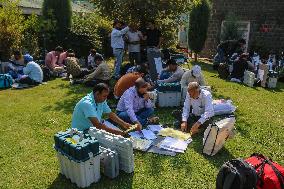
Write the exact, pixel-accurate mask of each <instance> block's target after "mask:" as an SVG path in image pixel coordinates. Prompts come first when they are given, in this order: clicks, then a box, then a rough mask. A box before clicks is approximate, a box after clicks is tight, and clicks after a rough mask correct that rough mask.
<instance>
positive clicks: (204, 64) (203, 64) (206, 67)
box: [191, 61, 217, 74]
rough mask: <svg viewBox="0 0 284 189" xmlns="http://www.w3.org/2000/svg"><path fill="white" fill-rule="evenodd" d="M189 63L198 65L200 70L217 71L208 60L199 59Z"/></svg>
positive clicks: (215, 72)
mask: <svg viewBox="0 0 284 189" xmlns="http://www.w3.org/2000/svg"><path fill="white" fill-rule="evenodd" d="M191 64H192V66H194V65H199V66H200V67H201V69H202V70H204V71H207V72H210V73H214V74H217V71H216V70H214V69H213V64H212V63H210V62H204V61H199V62H192V63H191Z"/></svg>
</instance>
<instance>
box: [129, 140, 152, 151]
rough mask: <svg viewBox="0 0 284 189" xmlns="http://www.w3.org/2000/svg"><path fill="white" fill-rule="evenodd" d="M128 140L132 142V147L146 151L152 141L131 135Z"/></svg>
mask: <svg viewBox="0 0 284 189" xmlns="http://www.w3.org/2000/svg"><path fill="white" fill-rule="evenodd" d="M130 140H131V141H132V143H133V148H134V149H137V150H141V151H147V150H148V149H149V148H150V147H151V146H152V143H153V141H151V140H147V139H140V138H135V137H131V138H130Z"/></svg>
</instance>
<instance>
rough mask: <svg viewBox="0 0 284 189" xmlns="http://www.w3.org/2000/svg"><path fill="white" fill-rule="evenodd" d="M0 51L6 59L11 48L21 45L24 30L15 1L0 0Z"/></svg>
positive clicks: (22, 19) (20, 13)
mask: <svg viewBox="0 0 284 189" xmlns="http://www.w3.org/2000/svg"><path fill="white" fill-rule="evenodd" d="M0 4H1V5H2V7H0V53H1V54H2V57H1V58H3V59H4V60H6V59H8V58H9V57H10V55H11V53H12V51H13V49H19V48H20V47H21V41H22V39H23V31H24V25H23V22H24V17H23V16H22V12H21V10H20V9H19V8H18V4H17V2H14V1H10V0H0Z"/></svg>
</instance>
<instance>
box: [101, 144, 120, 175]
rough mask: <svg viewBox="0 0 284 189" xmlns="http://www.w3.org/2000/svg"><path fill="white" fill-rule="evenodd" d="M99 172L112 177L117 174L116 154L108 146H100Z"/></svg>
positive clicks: (117, 160) (117, 162)
mask: <svg viewBox="0 0 284 189" xmlns="http://www.w3.org/2000/svg"><path fill="white" fill-rule="evenodd" d="M100 158H101V172H102V173H103V174H104V175H105V176H107V177H109V178H111V179H113V178H115V177H117V176H118V175H119V159H118V154H117V152H115V151H112V150H110V149H108V148H104V147H102V146H100Z"/></svg>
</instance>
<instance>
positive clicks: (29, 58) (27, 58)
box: [24, 54, 34, 62]
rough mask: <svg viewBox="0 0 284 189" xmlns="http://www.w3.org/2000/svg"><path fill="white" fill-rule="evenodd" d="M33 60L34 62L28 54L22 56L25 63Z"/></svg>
mask: <svg viewBox="0 0 284 189" xmlns="http://www.w3.org/2000/svg"><path fill="white" fill-rule="evenodd" d="M33 60H34V58H33V57H32V56H31V55H30V54H25V55H24V61H25V62H30V61H33Z"/></svg>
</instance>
